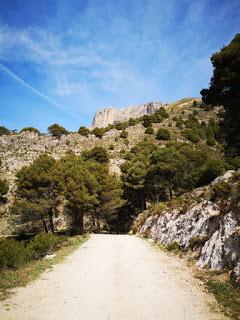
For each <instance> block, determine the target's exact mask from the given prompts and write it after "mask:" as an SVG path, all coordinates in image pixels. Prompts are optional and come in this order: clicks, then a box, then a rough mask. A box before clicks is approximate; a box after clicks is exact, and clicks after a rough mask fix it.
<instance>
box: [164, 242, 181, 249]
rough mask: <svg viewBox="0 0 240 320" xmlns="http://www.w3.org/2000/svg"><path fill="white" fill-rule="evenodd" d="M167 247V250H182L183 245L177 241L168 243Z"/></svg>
mask: <svg viewBox="0 0 240 320" xmlns="http://www.w3.org/2000/svg"><path fill="white" fill-rule="evenodd" d="M165 249H166V250H167V251H180V250H181V246H180V244H179V243H177V242H176V241H174V242H171V243H168V244H166V246H165Z"/></svg>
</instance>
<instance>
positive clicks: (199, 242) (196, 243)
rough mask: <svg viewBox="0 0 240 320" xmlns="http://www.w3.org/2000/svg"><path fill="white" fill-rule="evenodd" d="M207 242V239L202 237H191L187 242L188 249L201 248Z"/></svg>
mask: <svg viewBox="0 0 240 320" xmlns="http://www.w3.org/2000/svg"><path fill="white" fill-rule="evenodd" d="M207 240H208V237H207V236H203V235H197V236H194V237H191V238H190V240H189V248H190V249H194V248H196V247H203V246H204V244H205V242H206V241H207Z"/></svg>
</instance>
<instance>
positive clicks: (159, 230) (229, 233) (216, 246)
mask: <svg viewBox="0 0 240 320" xmlns="http://www.w3.org/2000/svg"><path fill="white" fill-rule="evenodd" d="M239 180H240V171H238V172H237V173H236V172H234V171H228V172H226V173H225V175H224V176H222V177H220V178H217V179H216V180H215V181H214V182H212V184H211V185H209V186H207V187H204V188H199V189H196V190H194V191H193V192H192V193H191V194H188V195H185V196H184V197H183V198H182V199H181V201H179V202H177V203H175V205H174V204H173V207H172V208H171V207H167V208H165V209H163V210H162V211H161V213H160V212H159V213H156V211H157V210H156V209H155V212H151V209H149V210H146V211H145V212H143V213H142V214H141V215H140V216H139V217H138V218H137V220H136V221H135V224H134V227H133V231H134V232H135V233H137V234H139V235H142V236H145V237H148V238H151V239H153V240H156V241H158V242H160V243H161V244H164V245H172V244H175V245H176V246H179V247H180V248H181V249H182V250H184V251H191V252H192V255H193V256H194V257H195V258H196V259H197V262H196V263H197V266H198V267H201V268H202V267H209V268H210V269H213V270H220V269H224V268H228V269H230V270H232V271H231V273H232V275H233V276H234V277H236V278H237V281H238V282H239V283H240V207H239V202H238V201H237V202H236V200H233V199H231V198H228V199H227V198H226V199H224V200H219V199H218V200H216V199H212V196H211V194H212V190H213V188H214V186H215V185H217V184H218V183H220V182H222V181H225V182H227V183H229V185H234V184H237V183H239ZM233 204H234V205H233Z"/></svg>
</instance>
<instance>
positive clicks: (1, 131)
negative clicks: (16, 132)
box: [0, 126, 11, 136]
mask: <svg viewBox="0 0 240 320" xmlns="http://www.w3.org/2000/svg"><path fill="white" fill-rule="evenodd" d="M10 133H11V132H10V130H8V129H7V128H6V127H3V126H0V136H3V135H9V134H10Z"/></svg>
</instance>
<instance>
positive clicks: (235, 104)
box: [201, 34, 240, 156]
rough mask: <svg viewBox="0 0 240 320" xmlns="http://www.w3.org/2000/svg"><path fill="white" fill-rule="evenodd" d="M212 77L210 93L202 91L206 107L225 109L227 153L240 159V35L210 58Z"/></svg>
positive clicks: (223, 128)
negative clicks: (217, 106) (207, 105)
mask: <svg viewBox="0 0 240 320" xmlns="http://www.w3.org/2000/svg"><path fill="white" fill-rule="evenodd" d="M211 62H212V65H213V76H212V78H211V81H210V86H209V88H208V89H203V90H202V91H201V95H202V99H203V101H204V102H205V103H206V104H210V105H214V106H215V105H223V106H224V108H225V114H224V122H223V125H222V130H223V131H224V135H225V139H226V142H227V149H226V151H227V153H229V154H231V155H233V156H235V155H240V112H239V106H240V90H239V88H240V34H237V35H236V36H235V37H234V39H233V40H232V41H231V42H230V43H229V44H228V45H227V46H225V47H223V48H222V49H221V50H220V51H219V52H217V53H214V54H213V55H212V57H211Z"/></svg>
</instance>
